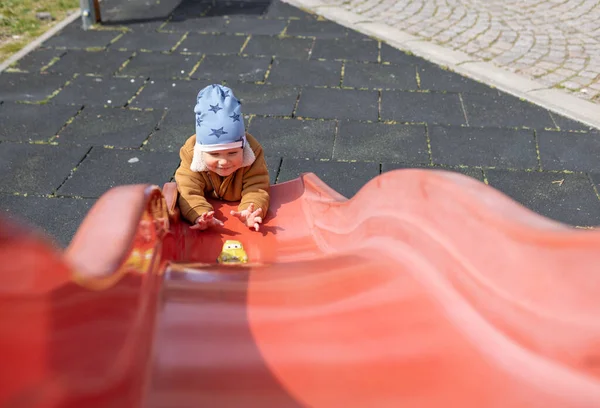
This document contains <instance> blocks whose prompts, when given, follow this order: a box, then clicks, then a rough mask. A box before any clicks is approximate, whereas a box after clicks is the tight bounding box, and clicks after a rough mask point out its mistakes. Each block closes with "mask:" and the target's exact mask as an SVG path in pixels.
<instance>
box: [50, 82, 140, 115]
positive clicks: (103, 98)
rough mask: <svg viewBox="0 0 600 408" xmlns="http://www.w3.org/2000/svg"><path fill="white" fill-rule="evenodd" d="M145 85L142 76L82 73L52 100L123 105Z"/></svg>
mask: <svg viewBox="0 0 600 408" xmlns="http://www.w3.org/2000/svg"><path fill="white" fill-rule="evenodd" d="M143 85H144V80H143V79H140V78H111V77H91V76H84V75H80V76H78V77H77V78H75V79H73V80H72V81H71V82H70V83H69V84H68V85H67V86H65V87H64V89H62V90H61V91H60V92H59V93H58V94H56V96H54V97H53V98H52V99H51V101H52V103H55V104H64V105H77V106H80V105H85V106H109V107H122V106H125V105H126V104H127V102H128V101H129V100H130V99H131V98H133V97H134V96H135V94H136V92H137V91H138V90H139V89H140V88H141V87H142V86H143Z"/></svg>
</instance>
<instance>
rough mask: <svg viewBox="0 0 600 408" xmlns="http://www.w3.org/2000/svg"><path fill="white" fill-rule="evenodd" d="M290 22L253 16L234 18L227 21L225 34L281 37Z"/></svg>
mask: <svg viewBox="0 0 600 408" xmlns="http://www.w3.org/2000/svg"><path fill="white" fill-rule="evenodd" d="M287 25H288V20H281V19H272V18H262V17H255V18H252V17H251V16H233V17H230V18H228V19H227V24H226V25H225V26H224V27H223V32H225V33H229V34H246V35H248V34H253V35H280V34H281V33H283V30H284V29H285V28H286V27H287Z"/></svg>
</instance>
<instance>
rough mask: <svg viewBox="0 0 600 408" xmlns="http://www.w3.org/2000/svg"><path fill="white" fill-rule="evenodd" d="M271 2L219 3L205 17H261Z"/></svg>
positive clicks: (214, 3) (226, 0) (213, 4)
mask: <svg viewBox="0 0 600 408" xmlns="http://www.w3.org/2000/svg"><path fill="white" fill-rule="evenodd" d="M269 3H270V2H269V1H268V0H265V1H260V0H258V1H228V0H225V1H218V2H213V3H212V5H211V7H210V8H209V9H208V10H207V11H206V13H204V15H205V16H208V17H213V16H238V15H239V16H260V15H263V14H265V13H266V12H267V10H268V7H269Z"/></svg>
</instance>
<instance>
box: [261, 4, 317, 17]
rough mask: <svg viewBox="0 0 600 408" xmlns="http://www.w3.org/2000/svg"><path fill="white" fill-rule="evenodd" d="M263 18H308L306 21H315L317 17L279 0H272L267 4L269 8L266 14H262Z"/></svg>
mask: <svg viewBox="0 0 600 408" xmlns="http://www.w3.org/2000/svg"><path fill="white" fill-rule="evenodd" d="M263 15H264V16H265V17H269V18H281V19H288V18H290V17H291V18H308V19H316V18H317V17H318V16H317V15H316V14H312V13H308V12H305V11H303V10H301V9H299V8H297V7H294V6H290V5H289V4H287V3H284V2H282V1H280V0H273V1H271V2H270V3H269V6H268V8H267V10H266V12H264V13H263Z"/></svg>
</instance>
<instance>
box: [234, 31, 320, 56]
mask: <svg viewBox="0 0 600 408" xmlns="http://www.w3.org/2000/svg"><path fill="white" fill-rule="evenodd" d="M313 42H314V40H313V39H311V38H291V37H290V38H286V37H284V38H279V37H271V36H266V35H253V36H252V38H250V41H249V42H248V44H247V45H246V47H245V48H244V49H243V50H242V53H243V54H248V55H265V56H268V57H271V56H274V55H277V56H278V57H280V58H294V59H307V58H308V55H309V53H310V50H311V49H312V46H313Z"/></svg>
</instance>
